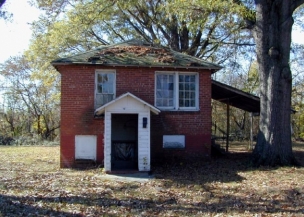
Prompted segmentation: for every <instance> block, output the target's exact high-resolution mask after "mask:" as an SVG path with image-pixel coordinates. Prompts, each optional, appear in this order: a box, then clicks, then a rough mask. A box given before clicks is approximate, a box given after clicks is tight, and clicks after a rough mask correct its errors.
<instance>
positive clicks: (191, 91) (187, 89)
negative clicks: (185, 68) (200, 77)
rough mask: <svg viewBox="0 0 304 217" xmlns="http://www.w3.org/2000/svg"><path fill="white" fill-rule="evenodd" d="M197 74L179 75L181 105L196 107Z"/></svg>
mask: <svg viewBox="0 0 304 217" xmlns="http://www.w3.org/2000/svg"><path fill="white" fill-rule="evenodd" d="M195 78H196V75H179V85H178V87H179V106H180V107H195V105H196V103H195V100H196V91H195V90H196V82H195V80H196V79H195Z"/></svg>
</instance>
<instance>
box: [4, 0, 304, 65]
mask: <svg viewBox="0 0 304 217" xmlns="http://www.w3.org/2000/svg"><path fill="white" fill-rule="evenodd" d="M4 7H5V9H6V10H7V11H8V12H10V13H12V14H13V20H12V22H8V21H4V20H3V19H0V64H1V63H3V62H4V61H5V60H7V59H9V58H10V57H11V56H17V55H21V54H22V53H23V51H24V50H26V49H27V48H28V47H29V41H30V38H31V28H30V25H29V24H28V23H30V22H32V21H34V20H37V19H38V16H39V13H40V12H39V10H38V9H36V8H34V7H31V6H30V5H29V4H28V1H27V0H6V2H5V4H4ZM292 40H293V41H294V42H297V43H301V44H304V32H303V31H302V32H301V31H293V39H292Z"/></svg>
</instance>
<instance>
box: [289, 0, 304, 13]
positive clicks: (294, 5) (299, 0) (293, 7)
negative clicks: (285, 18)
mask: <svg viewBox="0 0 304 217" xmlns="http://www.w3.org/2000/svg"><path fill="white" fill-rule="evenodd" d="M302 4H304V0H294V1H293V3H292V5H291V10H292V12H293V11H295V10H296V9H297V8H298V7H299V6H300V5H302Z"/></svg>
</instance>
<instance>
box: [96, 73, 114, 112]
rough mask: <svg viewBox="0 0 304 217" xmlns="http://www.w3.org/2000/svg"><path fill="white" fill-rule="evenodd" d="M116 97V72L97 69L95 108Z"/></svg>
mask: <svg viewBox="0 0 304 217" xmlns="http://www.w3.org/2000/svg"><path fill="white" fill-rule="evenodd" d="M114 98H115V72H113V71H97V72H96V77H95V108H99V107H100V106H102V105H104V104H106V103H108V102H110V101H111V100H113V99H114Z"/></svg>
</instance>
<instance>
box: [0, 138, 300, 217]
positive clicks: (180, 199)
mask: <svg viewBox="0 0 304 217" xmlns="http://www.w3.org/2000/svg"><path fill="white" fill-rule="evenodd" d="M294 151H295V155H296V157H297V159H298V160H299V161H300V162H301V163H304V145H303V144H301V143H297V144H295V145H294ZM249 157H250V152H248V151H247V149H246V144H245V145H244V144H243V143H242V144H241V143H233V144H231V147H230V153H229V154H227V155H225V156H221V157H217V158H213V159H212V160H210V161H202V162H192V163H191V164H187V163H185V162H182V161H176V162H173V163H171V164H163V165H162V164H160V165H154V166H153V176H154V178H153V179H150V180H148V181H145V182H137V181H131V182H130V181H126V180H110V179H109V180H107V179H104V178H103V177H102V176H103V175H105V173H104V172H103V168H91V169H86V170H76V169H60V168H59V147H58V146H56V147H44V146H29V147H3V146H2V147H0V216H304V168H303V167H280V168H279V167H278V168H268V167H262V168H252V167H250V164H249V163H248V159H249ZM302 165H304V164H302Z"/></svg>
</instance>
